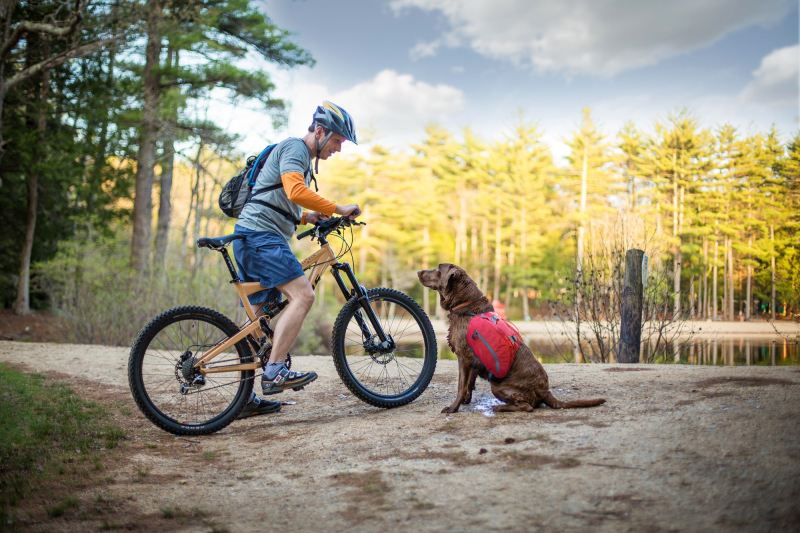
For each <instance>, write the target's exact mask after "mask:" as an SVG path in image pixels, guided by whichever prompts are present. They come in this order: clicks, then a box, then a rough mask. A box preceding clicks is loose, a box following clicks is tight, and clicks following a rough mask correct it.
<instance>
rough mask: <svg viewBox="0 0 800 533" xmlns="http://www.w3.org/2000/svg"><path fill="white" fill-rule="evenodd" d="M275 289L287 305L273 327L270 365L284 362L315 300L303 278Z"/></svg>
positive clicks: (309, 285)
mask: <svg viewBox="0 0 800 533" xmlns="http://www.w3.org/2000/svg"><path fill="white" fill-rule="evenodd" d="M276 288H277V289H278V290H279V291H281V292H282V293H283V294H284V296H286V299H287V300H289V305H287V306H286V309H285V310H284V311H283V314H282V315H281V319H280V320H279V321H278V324H277V326H275V335H274V336H273V338H272V353H271V354H270V356H269V362H270V363H280V362H283V361H285V360H286V354H287V353H289V348H290V347H291V346H292V344H293V343H294V341H295V339H297V335H298V334H299V333H300V327H301V326H302V325H303V320H305V319H306V315H308V312H309V311H310V310H311V306H312V305H314V299H315V296H314V289H312V288H311V284H310V283H309V282H308V280H307V279H306V278H305V276H300V277H299V278H295V279H293V280H292V281H289V282H287V283H284V284H283V285H278V286H277V287H276Z"/></svg>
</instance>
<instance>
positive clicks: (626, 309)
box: [617, 250, 644, 363]
mask: <svg viewBox="0 0 800 533" xmlns="http://www.w3.org/2000/svg"><path fill="white" fill-rule="evenodd" d="M643 258H644V251H642V250H628V251H627V252H625V274H624V281H623V286H622V309H621V313H620V314H621V321H620V328H619V332H620V342H619V353H618V355H617V362H618V363H638V362H639V358H640V356H641V346H642V303H643V296H644V287H643V285H642V281H643V280H642V260H643Z"/></svg>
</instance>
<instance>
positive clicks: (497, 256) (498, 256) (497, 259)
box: [492, 198, 503, 301]
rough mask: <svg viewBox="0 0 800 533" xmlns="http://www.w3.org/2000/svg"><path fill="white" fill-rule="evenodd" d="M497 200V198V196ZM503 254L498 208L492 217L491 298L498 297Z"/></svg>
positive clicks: (495, 299) (495, 298) (497, 298)
mask: <svg viewBox="0 0 800 533" xmlns="http://www.w3.org/2000/svg"><path fill="white" fill-rule="evenodd" d="M498 200H499V198H498ZM502 261H503V254H502V250H501V242H500V208H499V207H498V208H497V210H496V211H495V218H494V286H493V287H492V300H493V301H497V300H499V299H500V274H501V272H500V270H501V269H502V267H503V263H502Z"/></svg>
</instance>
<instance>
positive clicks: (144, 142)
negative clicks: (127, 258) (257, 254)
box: [131, 0, 163, 272]
mask: <svg viewBox="0 0 800 533" xmlns="http://www.w3.org/2000/svg"><path fill="white" fill-rule="evenodd" d="M147 12H148V19H147V47H146V49H145V64H144V71H143V73H142V81H143V83H144V109H143V117H144V119H143V121H142V128H141V133H140V134H139V155H138V158H137V160H136V197H135V198H134V201H133V239H132V241H131V264H132V265H133V267H134V268H136V270H138V271H140V272H142V271H144V269H145V268H146V266H147V262H148V258H149V257H150V234H151V233H152V228H151V225H152V219H153V198H152V194H153V182H154V180H155V166H156V142H157V141H158V105H159V100H160V98H159V97H160V93H161V81H160V78H161V76H160V74H159V67H160V65H159V62H160V57H161V19H162V16H163V13H162V6H161V0H148V2H147Z"/></svg>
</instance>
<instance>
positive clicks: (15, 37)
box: [0, 0, 83, 60]
mask: <svg viewBox="0 0 800 533" xmlns="http://www.w3.org/2000/svg"><path fill="white" fill-rule="evenodd" d="M80 8H81V0H75V8H74V9H73V11H72V16H71V17H70V19H69V20H67V25H66V26H56V25H55V24H43V23H41V22H30V21H27V20H26V21H23V22H20V23H19V24H18V25H17V27H16V28H14V32H13V33H12V34H11V36H10V37H9V38H8V39H6V42H4V43H3V46H0V60H3V59H5V57H6V56H7V55H8V54H9V53H10V52H11V50H12V49H13V48H14V46H15V45H16V44H17V42H19V40H20V39H21V38H22V35H23V34H25V33H47V34H49V35H54V36H56V37H67V36H69V35H72V34H73V33H74V32H75V30H76V29H77V28H78V24H80V23H81V20H83V15H82V14H81V11H80Z"/></svg>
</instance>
